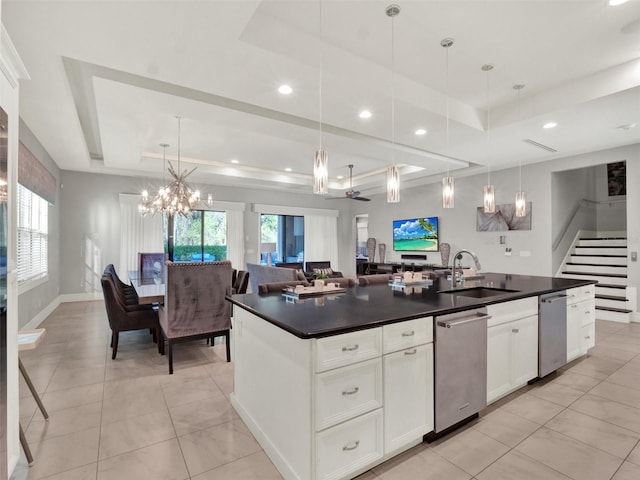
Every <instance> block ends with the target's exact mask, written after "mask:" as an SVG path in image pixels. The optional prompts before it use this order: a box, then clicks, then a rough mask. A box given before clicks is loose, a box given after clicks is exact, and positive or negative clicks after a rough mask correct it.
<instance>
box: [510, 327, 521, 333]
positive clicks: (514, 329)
mask: <svg viewBox="0 0 640 480" xmlns="http://www.w3.org/2000/svg"><path fill="white" fill-rule="evenodd" d="M511 331H512V332H513V333H519V332H520V329H519V328H512V329H511Z"/></svg>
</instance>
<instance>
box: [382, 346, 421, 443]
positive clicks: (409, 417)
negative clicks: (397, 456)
mask: <svg viewBox="0 0 640 480" xmlns="http://www.w3.org/2000/svg"><path fill="white" fill-rule="evenodd" d="M384 379H385V383H384V450H385V452H386V453H390V452H393V451H395V450H398V449H399V448H401V447H403V446H405V445H406V444H408V443H410V442H412V441H413V440H416V439H418V438H421V437H422V436H423V435H424V434H426V433H428V432H430V431H432V430H433V343H428V344H426V345H420V346H417V347H413V348H409V349H406V350H401V351H399V352H394V353H390V354H388V355H385V356H384Z"/></svg>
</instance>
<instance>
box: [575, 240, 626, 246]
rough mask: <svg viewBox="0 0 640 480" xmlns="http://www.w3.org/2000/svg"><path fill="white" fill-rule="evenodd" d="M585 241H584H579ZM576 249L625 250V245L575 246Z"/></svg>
mask: <svg viewBox="0 0 640 480" xmlns="http://www.w3.org/2000/svg"><path fill="white" fill-rule="evenodd" d="M581 240H586V239H581ZM576 248H627V246H626V245H576Z"/></svg>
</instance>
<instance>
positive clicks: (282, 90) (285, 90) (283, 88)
mask: <svg viewBox="0 0 640 480" xmlns="http://www.w3.org/2000/svg"><path fill="white" fill-rule="evenodd" d="M278 91H279V92H280V93H281V94H283V95H289V94H291V92H293V88H291V87H290V86H289V85H280V88H278Z"/></svg>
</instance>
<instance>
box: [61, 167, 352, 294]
mask: <svg viewBox="0 0 640 480" xmlns="http://www.w3.org/2000/svg"><path fill="white" fill-rule="evenodd" d="M196 175H197V171H196V173H195V174H194V176H196ZM156 183H157V180H149V181H148V182H147V181H145V180H144V179H141V178H132V177H122V176H114V175H96V174H91V173H82V172H71V171H63V172H62V184H63V188H62V189H61V192H62V193H61V197H62V200H61V208H62V210H63V211H64V212H73V214H66V215H64V217H63V218H62V220H61V229H62V230H61V231H62V232H63V233H62V242H61V246H60V258H61V262H62V265H64V272H65V273H64V275H63V276H62V278H61V280H60V293H61V294H72V293H90V292H97V291H100V288H101V287H100V281H99V280H100V277H99V275H100V274H101V272H102V269H103V268H104V265H106V264H107V263H114V264H115V265H117V264H118V262H119V258H120V228H119V221H120V204H119V198H118V194H120V193H139V192H140V191H141V190H142V188H143V186H147V185H148V184H151V185H154V184H156ZM192 186H193V187H194V188H199V189H200V191H201V192H202V194H203V196H205V197H206V194H207V193H212V194H213V196H214V199H215V200H220V201H229V202H245V203H246V204H247V205H246V211H245V216H244V221H245V224H244V227H245V232H244V235H245V260H246V261H247V262H256V261H257V260H258V258H259V248H258V247H259V244H260V218H259V215H258V214H257V213H254V212H253V211H252V209H251V204H253V203H263V204H270V205H287V206H296V207H308V208H325V209H326V208H329V209H335V210H339V209H340V208H342V209H343V211H341V212H340V216H339V217H338V242H339V243H338V249H339V252H340V265H336V267H335V268H336V269H340V268H342V267H341V265H342V264H344V265H347V264H348V263H349V262H350V261H352V260H351V259H352V257H353V256H354V255H353V252H354V251H355V249H354V247H353V246H352V244H351V243H349V242H350V235H347V234H345V233H344V232H345V231H348V230H350V229H351V228H352V226H351V222H352V219H351V215H349V214H346V213H343V212H348V208H346V207H348V203H351V202H345V201H336V202H327V201H324V200H323V199H322V198H319V197H315V196H313V195H300V194H292V193H284V192H276V191H270V190H257V189H256V190H252V189H246V188H230V187H218V186H211V185H197V184H195V183H194V182H193V181H192ZM309 260H311V259H309ZM314 260H315V259H314ZM318 260H320V259H318ZM125 274H126V272H125Z"/></svg>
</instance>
